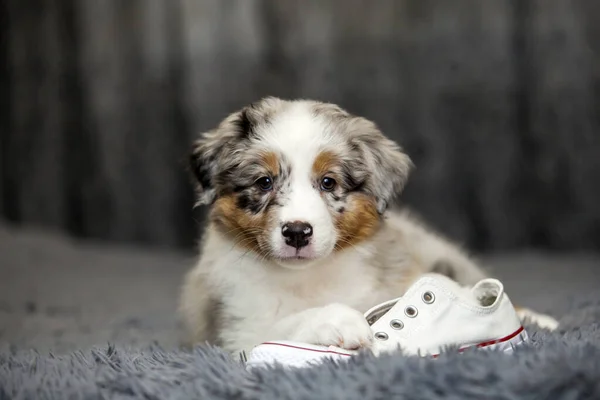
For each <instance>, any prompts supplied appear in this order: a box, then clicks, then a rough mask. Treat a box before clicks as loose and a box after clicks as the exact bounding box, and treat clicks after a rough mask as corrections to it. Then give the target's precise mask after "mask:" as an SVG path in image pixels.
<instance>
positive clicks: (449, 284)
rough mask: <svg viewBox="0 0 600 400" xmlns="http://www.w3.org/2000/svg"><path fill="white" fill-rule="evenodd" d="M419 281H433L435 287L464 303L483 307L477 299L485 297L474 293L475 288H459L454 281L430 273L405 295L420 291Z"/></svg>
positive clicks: (478, 292)
mask: <svg viewBox="0 0 600 400" xmlns="http://www.w3.org/2000/svg"><path fill="white" fill-rule="evenodd" d="M421 280H433V281H435V285H436V286H442V287H443V288H444V289H446V290H447V291H449V292H451V293H454V294H455V295H456V296H458V297H459V298H460V299H462V301H464V302H467V303H470V304H473V305H477V306H482V305H484V304H483V302H482V301H481V300H480V299H479V298H480V297H485V296H481V293H480V291H479V290H478V291H477V292H475V291H474V290H475V287H473V288H471V287H468V286H461V285H460V284H459V283H458V282H456V281H455V280H453V279H450V278H448V277H447V276H445V275H440V274H433V273H431V274H426V275H424V276H423V277H422V278H420V279H418V280H417V281H416V282H415V283H414V284H413V285H412V286H411V288H409V289H408V291H407V294H408V293H409V292H411V291H412V290H420V289H419V287H420V286H421V285H419V281H421ZM478 285H479V284H478ZM413 288H414V289H413ZM482 289H483V288H482Z"/></svg>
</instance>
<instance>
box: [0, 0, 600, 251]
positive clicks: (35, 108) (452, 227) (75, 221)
mask: <svg viewBox="0 0 600 400" xmlns="http://www.w3.org/2000/svg"><path fill="white" fill-rule="evenodd" d="M0 7H1V9H0V18H1V19H2V21H1V24H0V25H1V29H2V32H1V47H0V61H1V68H2V72H1V74H0V79H1V86H0V87H1V93H0V96H1V104H0V129H1V131H0V132H1V136H0V139H1V142H0V210H1V214H2V216H3V217H4V218H5V219H6V220H9V221H12V222H14V223H27V224H35V225H41V226H48V227H53V228H57V229H60V230H66V231H68V232H71V233H72V234H74V235H78V236H84V237H96V238H104V239H111V240H119V241H133V242H141V243H145V244H151V245H164V246H190V245H191V244H192V243H194V242H195V240H196V238H197V233H196V232H197V230H198V228H199V227H200V225H201V221H202V212H201V211H200V212H195V213H192V210H191V205H192V192H191V186H190V185H189V180H188V178H187V176H186V174H185V173H184V167H185V159H186V155H187V154H186V152H187V149H188V147H189V144H190V142H191V140H192V137H193V135H194V134H195V133H196V132H200V131H202V130H205V129H208V128H211V127H213V126H214V125H215V124H216V123H217V122H218V121H219V120H220V119H222V118H223V117H225V116H226V115H227V113H229V112H231V111H233V110H235V109H237V108H239V107H240V106H242V105H243V104H245V103H247V102H250V101H253V100H256V99H258V98H260V97H261V96H264V95H277V96H282V97H288V98H292V97H305V98H316V99H320V100H326V101H332V102H336V103H339V104H341V105H342V106H343V107H346V108H347V109H349V110H350V111H352V112H354V113H358V114H362V115H365V116H367V117H369V118H371V119H374V120H375V121H376V122H377V123H378V124H379V125H380V126H381V127H382V129H383V130H384V131H385V132H386V133H387V134H388V135H389V136H391V137H392V138H394V139H396V140H397V141H399V142H400V143H401V144H402V145H403V146H404V147H405V148H406V150H407V151H408V153H409V154H410V155H411V156H412V158H413V159H414V161H415V163H416V165H417V169H416V170H415V172H414V175H413V176H412V179H411V180H410V183H409V185H408V188H407V190H406V193H405V195H404V196H403V198H402V201H403V202H404V203H407V204H409V205H411V206H413V207H414V208H415V209H416V210H417V211H419V212H420V213H421V214H422V215H423V216H424V217H426V219H428V220H429V221H430V222H431V223H432V224H433V225H435V226H436V227H438V228H439V229H441V230H442V231H443V232H445V233H447V234H449V235H450V236H452V237H453V238H455V239H457V240H459V241H461V242H463V243H466V244H468V245H470V246H472V247H473V248H475V249H477V250H497V249H508V248H519V247H530V246H535V247H544V248H551V249H558V250H566V249H569V250H573V249H584V248H585V249H600V2H599V1H597V0H512V1H507V0H439V1H427V0H389V1H387V0H377V1H373V0H365V1H356V0H331V1H325V0H319V1H301V0H284V1H282V0H239V1H228V0H128V1H122V0H102V1H97V0H63V1H61V0H54V1H51V0H37V1H36V0H6V1H0Z"/></svg>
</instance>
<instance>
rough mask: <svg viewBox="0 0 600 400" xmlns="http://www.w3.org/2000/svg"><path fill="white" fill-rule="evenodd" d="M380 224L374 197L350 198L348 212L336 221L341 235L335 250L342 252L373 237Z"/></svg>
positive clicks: (354, 196)
mask: <svg viewBox="0 0 600 400" xmlns="http://www.w3.org/2000/svg"><path fill="white" fill-rule="evenodd" d="M379 224H380V217H379V213H378V212H377V206H376V204H375V200H374V199H373V198H372V197H370V196H368V195H366V194H354V195H351V196H349V197H348V202H347V203H346V210H345V211H344V212H343V213H342V214H340V215H339V216H338V217H337V219H336V221H335V226H336V228H337V232H338V235H339V238H338V241H337V243H336V244H335V250H336V251H339V250H342V249H344V248H346V247H348V246H352V245H354V244H356V243H359V242H361V241H363V240H365V239H367V238H369V237H371V236H373V235H374V234H375V232H376V231H377V228H378V227H379Z"/></svg>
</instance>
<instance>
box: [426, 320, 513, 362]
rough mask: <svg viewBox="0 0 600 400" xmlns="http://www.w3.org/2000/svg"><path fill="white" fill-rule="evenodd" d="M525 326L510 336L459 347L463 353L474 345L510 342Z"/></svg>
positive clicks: (481, 345)
mask: <svg viewBox="0 0 600 400" xmlns="http://www.w3.org/2000/svg"><path fill="white" fill-rule="evenodd" d="M524 329H525V328H523V327H522V326H521V327H520V328H519V329H517V330H516V331H514V332H513V333H511V334H510V335H508V336H504V337H503V338H500V339H496V340H489V341H487V342H481V343H479V344H474V345H472V346H465V347H461V348H460V349H458V352H459V353H462V352H463V351H465V350H467V349H471V348H473V347H477V348H482V347H487V346H491V345H493V344H498V343H504V342H508V341H509V340H510V339H512V338H514V337H515V336H517V335H518V334H520V333H521V332H523V330H524ZM438 356H439V354H433V355H432V356H431V357H433V358H436V357H438Z"/></svg>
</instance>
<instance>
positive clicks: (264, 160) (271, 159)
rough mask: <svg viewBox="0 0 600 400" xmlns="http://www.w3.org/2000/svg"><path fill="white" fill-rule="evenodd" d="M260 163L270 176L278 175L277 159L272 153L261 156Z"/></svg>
mask: <svg viewBox="0 0 600 400" xmlns="http://www.w3.org/2000/svg"><path fill="white" fill-rule="evenodd" d="M260 163H261V164H263V165H264V167H265V168H266V169H267V171H269V174H270V175H271V176H277V175H279V157H277V154H275V153H273V152H272V151H270V152H266V153H263V154H262V155H261V159H260Z"/></svg>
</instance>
